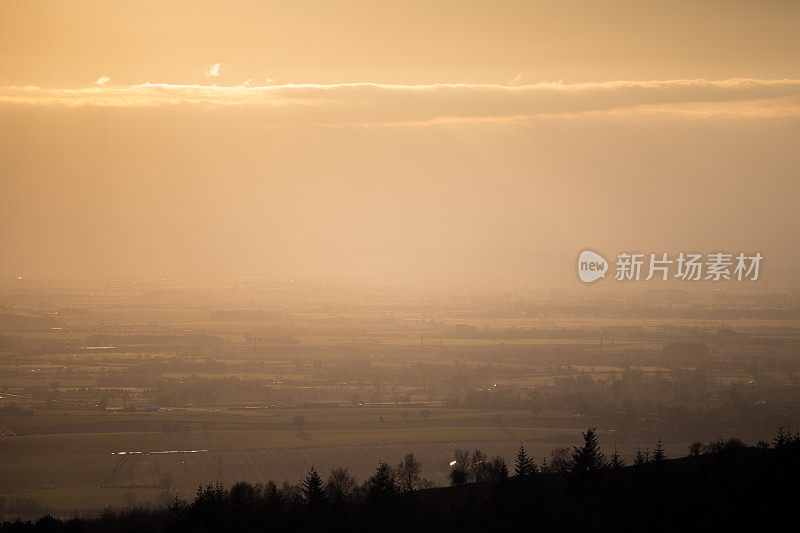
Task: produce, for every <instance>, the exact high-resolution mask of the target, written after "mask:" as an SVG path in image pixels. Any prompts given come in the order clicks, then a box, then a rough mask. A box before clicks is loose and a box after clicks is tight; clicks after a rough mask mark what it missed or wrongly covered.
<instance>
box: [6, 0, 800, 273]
mask: <svg viewBox="0 0 800 533" xmlns="http://www.w3.org/2000/svg"><path fill="white" fill-rule="evenodd" d="M798 27H800V4H799V3H797V2H790V1H787V2H735V1H727V2H602V3H601V2H571V1H562V2H533V1H528V2H471V1H460V2H402V3H401V2H381V1H368V2H367V1H365V2H358V1H350V2H341V1H334V2H322V1H320V2H302V1H297V2H257V1H252V2H198V1H193V2H182V1H178V2H110V1H97V2H87V1H70V2H36V1H13V0H12V1H9V0H6V1H4V2H2V3H0V180H2V181H0V224H1V225H2V227H3V228H4V230H3V232H2V234H0V235H1V236H0V246H2V248H3V250H4V254H3V260H2V263H0V275H2V276H17V275H26V276H45V277H46V276H56V277H83V278H89V277H150V276H178V277H186V276H227V275H265V276H296V277H310V278H326V277H329V276H333V277H336V278H341V279H350V280H369V281H389V282H391V281H419V280H424V281H432V282H454V281H458V282H474V281H480V282H481V283H486V284H493V283H498V284H500V283H508V282H513V283H521V284H526V285H538V284H564V283H566V284H569V283H573V282H574V278H575V275H574V272H573V268H572V263H573V261H574V258H575V256H576V254H577V253H578V252H579V251H580V250H581V249H583V248H585V247H591V248H595V249H599V250H602V251H606V252H607V253H608V254H613V253H616V252H617V251H619V250H638V251H642V252H651V251H652V252H661V251H667V252H677V251H681V250H699V251H703V252H712V251H718V250H730V251H749V252H754V251H761V252H762V254H764V255H765V267H764V268H765V274H764V278H763V280H762V282H761V283H762V286H763V287H766V288H769V287H781V286H786V285H791V284H793V283H796V279H797V278H796V276H797V273H798V268H797V266H796V264H797V261H800V253H798V251H797V250H796V246H795V244H794V237H795V236H796V235H797V232H798V230H800V216H798V214H797V208H796V198H797V197H798V196H799V194H798V193H800V185H798V179H797V178H798V171H797V169H798V168H800V165H798V163H800V155H799V152H800V151H799V150H797V146H798V145H800V143H798V141H799V140H800V128H799V127H798V126H799V125H800V32H798V31H797V28H798ZM767 269H768V270H767Z"/></svg>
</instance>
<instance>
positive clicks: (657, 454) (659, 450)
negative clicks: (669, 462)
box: [653, 437, 667, 464]
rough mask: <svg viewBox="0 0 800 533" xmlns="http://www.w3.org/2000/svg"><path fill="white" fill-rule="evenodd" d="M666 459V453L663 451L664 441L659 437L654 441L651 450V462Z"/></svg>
mask: <svg viewBox="0 0 800 533" xmlns="http://www.w3.org/2000/svg"><path fill="white" fill-rule="evenodd" d="M666 459H667V454H666V452H664V441H663V440H662V439H661V438H660V437H659V439H658V442H657V443H656V449H655V450H654V451H653V462H654V463H656V464H661V463H663V462H664V461H666Z"/></svg>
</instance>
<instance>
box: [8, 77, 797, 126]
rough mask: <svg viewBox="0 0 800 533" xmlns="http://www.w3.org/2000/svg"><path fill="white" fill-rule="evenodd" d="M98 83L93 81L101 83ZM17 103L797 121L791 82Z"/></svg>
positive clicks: (370, 87)
mask: <svg viewBox="0 0 800 533" xmlns="http://www.w3.org/2000/svg"><path fill="white" fill-rule="evenodd" d="M98 81H99V80H98ZM0 103H4V104H14V105H50V106H70V107H80V106H104V107H168V106H196V107H201V108H220V107H230V106H249V107H252V108H254V109H256V110H259V109H260V110H262V111H263V118H264V119H265V120H266V121H267V122H272V123H277V124H280V123H319V124H333V125H338V124H364V125H405V126H423V125H432V124H445V123H475V122H520V121H526V120H538V119H552V118H570V119H575V118H586V117H597V116H609V115H611V116H642V117H651V116H657V115H669V116H679V117H694V118H708V117H715V116H739V117H782V116H793V117H797V116H800V80H798V79H727V80H719V81H708V80H705V79H691V80H685V79H677V80H654V81H625V80H620V81H608V82H597V83H578V84H567V83H563V82H545V83H537V84H527V85H513V86H512V85H493V84H426V85H392V84H375V83H344V84H329V85H319V84H282V85H262V86H251V85H249V84H248V83H243V84H242V85H238V86H216V85H172V84H155V83H144V84H139V85H130V86H114V87H111V86H104V85H100V86H96V87H87V88H78V89H59V88H44V87H30V86H29V87H0Z"/></svg>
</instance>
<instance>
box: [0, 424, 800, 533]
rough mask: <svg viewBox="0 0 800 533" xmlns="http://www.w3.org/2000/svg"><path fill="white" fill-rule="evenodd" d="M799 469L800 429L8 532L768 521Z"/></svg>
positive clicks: (245, 492) (208, 502) (258, 492)
mask: <svg viewBox="0 0 800 533" xmlns="http://www.w3.org/2000/svg"><path fill="white" fill-rule="evenodd" d="M799 474H800V440H798V439H794V440H792V439H790V440H788V441H787V442H784V443H780V445H779V446H777V447H775V448H770V449H765V448H747V447H744V446H742V445H741V444H740V443H738V441H729V442H728V443H725V442H719V443H718V444H717V446H716V447H713V448H710V449H707V450H706V453H703V454H697V455H695V456H690V457H685V458H682V459H673V460H664V461H655V462H653V461H651V462H647V463H644V464H639V465H637V466H629V467H618V468H612V467H609V466H604V467H603V468H600V469H597V470H593V471H585V472H578V471H573V472H562V473H547V474H535V475H532V476H527V477H521V476H515V477H510V478H507V479H501V480H499V481H492V482H483V483H471V484H465V485H460V486H455V487H448V488H438V489H428V490H422V491H416V492H412V493H402V494H392V490H391V489H390V488H389V487H388V486H387V485H382V481H381V479H379V478H378V479H377V481H376V480H375V479H374V478H375V477H373V478H371V484H370V485H369V486H367V488H366V489H365V491H364V493H363V496H362V497H360V498H358V499H357V500H356V501H347V502H339V503H337V502H336V501H334V500H333V499H332V498H331V497H329V496H328V495H325V494H323V493H322V492H321V491H319V490H316V489H317V488H318V487H313V486H312V487H308V486H304V485H301V491H300V492H298V494H297V498H294V499H292V498H289V499H287V497H286V496H285V495H283V494H282V492H281V490H280V489H277V488H276V487H274V486H272V487H269V486H265V487H261V488H259V487H252V486H250V485H246V484H240V485H237V486H235V487H234V488H233V489H231V490H230V491H228V490H224V489H222V488H221V487H217V488H214V487H208V488H207V489H203V490H201V491H199V492H198V496H197V498H196V499H195V501H194V502H192V503H190V504H187V503H183V502H179V501H176V502H174V504H173V505H172V506H171V507H170V508H169V509H164V510H155V511H151V510H131V511H125V512H123V513H119V514H117V513H113V512H110V511H109V512H107V513H105V514H103V515H102V516H100V517H97V518H84V519H80V518H74V519H71V520H67V521H61V520H57V519H53V518H49V517H45V518H42V519H40V520H39V521H37V522H36V523H35V524H34V523H30V522H26V523H25V522H19V521H18V522H15V523H8V522H6V523H5V524H4V525H3V526H2V527H0V531H2V532H6V531H33V530H35V531H86V532H99V531H104V532H105V531H110V532H116V531H120V532H123V531H126V532H127V531H131V532H133V531H137V532H138V531H141V532H145V531H179V532H203V531H404V532H407V531H486V530H490V531H491V530H500V531H505V530H522V529H525V530H539V531H579V530H580V531H591V530H606V529H612V528H613V529H615V530H621V531H674V530H684V531H685V530H689V531H699V530H703V531H720V530H724V529H733V530H747V529H750V530H753V531H764V530H767V529H771V528H773V527H775V526H777V525H778V524H779V523H790V522H791V520H793V517H794V516H795V513H796V509H797V505H798V503H800V489H799V488H798V487H800V476H799ZM378 477H379V476H378ZM302 489H307V490H302ZM308 489H310V490H308ZM787 520H789V522H786V521H787Z"/></svg>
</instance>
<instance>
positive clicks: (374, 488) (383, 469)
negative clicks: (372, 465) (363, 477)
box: [364, 461, 397, 502]
mask: <svg viewBox="0 0 800 533" xmlns="http://www.w3.org/2000/svg"><path fill="white" fill-rule="evenodd" d="M364 494H365V495H366V496H367V499H368V500H370V501H372V502H376V501H383V500H386V499H388V498H390V497H392V496H394V495H395V494H397V483H396V482H395V473H394V471H393V470H392V467H391V466H389V465H387V464H386V463H384V462H383V461H381V462H379V463H378V468H377V470H376V471H375V473H374V474H373V475H372V476H371V477H370V478H369V479H368V480H367V481H366V483H364Z"/></svg>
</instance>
